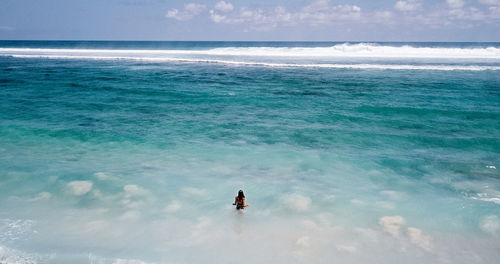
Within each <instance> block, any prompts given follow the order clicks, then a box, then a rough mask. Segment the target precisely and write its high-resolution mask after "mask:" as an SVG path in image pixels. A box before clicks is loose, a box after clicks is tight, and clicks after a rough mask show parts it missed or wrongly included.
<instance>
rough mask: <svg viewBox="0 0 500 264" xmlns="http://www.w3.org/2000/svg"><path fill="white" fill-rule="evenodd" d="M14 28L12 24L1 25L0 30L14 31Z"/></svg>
mask: <svg viewBox="0 0 500 264" xmlns="http://www.w3.org/2000/svg"><path fill="white" fill-rule="evenodd" d="M13 30H14V28H13V27H10V26H0V31H13Z"/></svg>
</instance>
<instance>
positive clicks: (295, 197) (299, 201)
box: [281, 194, 312, 212]
mask: <svg viewBox="0 0 500 264" xmlns="http://www.w3.org/2000/svg"><path fill="white" fill-rule="evenodd" d="M281 202H282V203H283V204H284V205H285V206H287V207H288V208H290V209H292V210H294V211H297V212H304V211H307V210H309V207H310V206H311V202H312V201H311V198H309V197H307V196H303V195H300V194H290V195H284V196H282V197H281Z"/></svg>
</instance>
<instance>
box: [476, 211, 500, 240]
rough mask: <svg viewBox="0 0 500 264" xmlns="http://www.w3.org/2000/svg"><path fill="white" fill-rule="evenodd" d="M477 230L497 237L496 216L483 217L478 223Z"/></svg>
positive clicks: (498, 227)
mask: <svg viewBox="0 0 500 264" xmlns="http://www.w3.org/2000/svg"><path fill="white" fill-rule="evenodd" d="M479 228H480V229H481V230H483V231H484V232H486V233H489V234H492V235H499V231H500V220H499V219H498V217H497V216H496V215H489V216H486V217H484V218H483V219H482V220H481V222H480V223H479Z"/></svg>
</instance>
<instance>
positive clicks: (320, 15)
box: [296, 0, 361, 25]
mask: <svg viewBox="0 0 500 264" xmlns="http://www.w3.org/2000/svg"><path fill="white" fill-rule="evenodd" d="M296 17H297V18H298V19H299V20H301V21H304V22H308V23H310V24H313V25H318V24H327V23H330V22H333V21H342V20H357V19H359V18H361V8H360V7H358V6H356V5H334V4H331V3H330V1H329V0H317V1H316V2H313V3H312V4H310V5H308V6H305V7H304V8H302V10H301V11H300V12H298V13H297V14H296Z"/></svg>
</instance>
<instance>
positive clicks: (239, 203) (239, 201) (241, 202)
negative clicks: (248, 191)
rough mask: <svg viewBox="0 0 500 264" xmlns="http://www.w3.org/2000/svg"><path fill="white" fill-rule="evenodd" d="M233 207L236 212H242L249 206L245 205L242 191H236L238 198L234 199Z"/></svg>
mask: <svg viewBox="0 0 500 264" xmlns="http://www.w3.org/2000/svg"><path fill="white" fill-rule="evenodd" d="M233 205H236V210H242V209H245V207H247V206H249V204H246V203H245V194H244V193H243V190H239V191H238V196H236V197H234V203H233Z"/></svg>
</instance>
